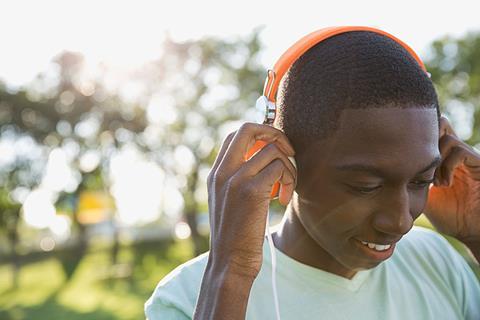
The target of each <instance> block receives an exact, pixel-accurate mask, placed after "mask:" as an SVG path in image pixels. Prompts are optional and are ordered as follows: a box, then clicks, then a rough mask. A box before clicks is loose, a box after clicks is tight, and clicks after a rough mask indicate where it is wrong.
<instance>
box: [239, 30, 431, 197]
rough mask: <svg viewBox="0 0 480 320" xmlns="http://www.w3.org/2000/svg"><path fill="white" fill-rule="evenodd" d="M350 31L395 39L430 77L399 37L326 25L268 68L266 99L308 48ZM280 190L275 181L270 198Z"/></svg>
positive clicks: (254, 149)
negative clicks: (271, 67) (270, 68)
mask: <svg viewBox="0 0 480 320" xmlns="http://www.w3.org/2000/svg"><path fill="white" fill-rule="evenodd" d="M352 31H371V32H375V33H378V34H381V35H384V36H387V37H389V38H390V39H392V40H394V41H396V42H397V43H398V44H400V45H401V46H402V47H403V48H405V49H406V50H407V51H408V52H409V53H410V54H411V56H412V57H413V58H414V59H415V60H416V61H417V63H418V64H419V66H420V67H421V68H422V69H423V71H425V73H426V74H427V75H428V76H429V77H430V74H429V73H428V72H427V70H426V68H425V65H424V64H423V62H422V60H421V59H420V57H419V56H418V55H417V54H416V53H415V51H413V49H412V48H410V47H409V46H408V45H407V44H406V43H405V42H403V41H401V40H400V39H398V38H396V37H395V36H393V35H391V34H389V33H387V32H385V31H383V30H380V29H376V28H372V27H364V26H340V27H328V28H323V29H320V30H317V31H314V32H312V33H310V34H308V35H306V36H304V37H303V38H301V39H300V40H298V41H297V42H295V43H294V44H293V45H292V46H291V47H290V48H289V49H288V50H287V51H285V53H283V55H282V56H281V57H280V59H278V61H277V63H275V65H274V67H273V70H268V72H267V79H266V81H265V87H264V88H263V96H265V97H266V98H267V99H268V101H270V102H272V103H273V104H275V102H276V93H277V90H278V86H279V84H280V81H281V80H282V77H283V76H284V75H285V73H286V72H287V71H288V69H289V68H290V67H291V66H292V64H293V63H294V62H295V61H296V60H297V59H298V58H299V57H300V56H301V55H302V54H304V53H305V52H306V51H307V50H308V49H310V48H311V47H313V46H315V45H316V44H317V43H319V42H321V41H323V40H325V39H328V38H331V37H333V36H335V35H338V34H341V33H346V32H352ZM270 113H271V114H273V115H275V113H276V112H275V111H273V112H270ZM268 114H269V110H268V109H267V111H266V115H267V116H266V122H264V123H273V119H269V120H270V121H267V119H268ZM273 117H274V116H273ZM265 145H266V143H265V142H264V141H257V142H256V143H255V145H254V146H253V147H252V148H251V149H250V150H249V151H248V153H247V155H246V156H245V160H248V159H250V157H251V156H253V155H254V154H255V153H256V152H257V151H258V150H260V149H261V148H263V147H264V146H265ZM279 190H280V183H279V182H278V181H277V182H276V183H275V184H274V185H273V188H272V193H271V198H272V199H273V198H275V197H277V196H278V191H279Z"/></svg>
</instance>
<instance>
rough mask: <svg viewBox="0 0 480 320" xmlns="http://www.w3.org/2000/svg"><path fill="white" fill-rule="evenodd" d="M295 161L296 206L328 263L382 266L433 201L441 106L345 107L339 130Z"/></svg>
mask: <svg viewBox="0 0 480 320" xmlns="http://www.w3.org/2000/svg"><path fill="white" fill-rule="evenodd" d="M296 160H297V163H298V170H299V171H298V184H297V188H296V194H295V195H294V198H293V202H292V205H293V207H294V208H295V211H296V212H297V215H298V218H299V220H300V222H301V224H302V226H303V227H304V228H305V230H306V232H307V233H308V235H309V236H310V237H311V238H312V239H313V240H314V241H315V242H316V243H317V244H318V245H319V246H320V247H322V248H323V249H324V250H325V252H326V253H327V254H326V256H327V257H328V258H327V260H331V261H324V263H326V264H329V265H332V264H333V265H335V264H336V263H337V262H338V263H340V265H341V267H343V268H346V270H350V271H358V270H361V269H368V268H372V267H375V266H376V265H378V264H379V263H380V262H382V261H383V260H385V259H387V258H388V257H389V256H391V254H392V253H393V250H394V247H395V246H394V244H395V243H396V242H397V241H398V240H400V238H401V237H402V236H403V235H404V234H406V233H407V232H408V231H409V230H410V228H411V227H412V224H413V221H414V220H415V219H416V218H417V217H418V216H419V215H420V213H421V212H422V210H423V208H424V206H425V204H426V201H427V196H428V189H429V185H430V182H431V181H432V180H433V177H434V172H435V169H436V167H437V166H438V164H439V161H440V154H439V151H438V120H437V114H436V111H435V110H434V109H420V108H408V109H401V108H386V109H374V108H372V109H362V110H354V109H347V110H344V111H343V112H342V114H341V117H340V119H339V127H338V129H337V130H336V131H335V133H334V134H333V135H332V136H331V137H329V138H328V139H325V140H323V141H320V142H319V143H318V144H316V145H313V146H312V148H311V149H309V150H308V151H307V152H305V153H304V154H297V157H296ZM362 241H364V242H369V243H376V244H381V245H387V244H390V245H392V246H391V248H390V249H385V248H382V247H377V248H369V247H368V244H367V245H366V244H363V243H362ZM379 249H380V250H379ZM382 249H383V250H382Z"/></svg>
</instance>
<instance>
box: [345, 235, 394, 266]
mask: <svg viewBox="0 0 480 320" xmlns="http://www.w3.org/2000/svg"><path fill="white" fill-rule="evenodd" d="M353 242H354V243H355V245H356V246H357V247H358V249H359V250H360V251H361V252H362V253H363V254H364V255H366V256H368V257H369V258H371V259H373V260H376V261H383V260H386V259H388V258H390V256H391V255H392V254H393V251H394V249H395V245H396V242H385V241H383V242H379V243H377V242H369V241H364V240H359V239H355V238H354V239H353ZM365 242H366V243H367V244H365Z"/></svg>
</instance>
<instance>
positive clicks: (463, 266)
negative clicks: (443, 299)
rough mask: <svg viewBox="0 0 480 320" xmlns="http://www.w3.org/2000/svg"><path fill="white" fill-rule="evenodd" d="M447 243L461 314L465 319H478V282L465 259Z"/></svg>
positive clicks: (479, 299) (479, 293) (453, 282)
mask: <svg viewBox="0 0 480 320" xmlns="http://www.w3.org/2000/svg"><path fill="white" fill-rule="evenodd" d="M444 241H445V242H446V240H444ZM447 245H448V251H449V252H448V254H449V255H450V256H451V260H452V263H453V267H454V272H453V273H452V274H451V277H452V278H453V279H452V287H453V290H454V292H455V294H456V296H457V298H458V301H459V303H461V305H460V306H461V308H462V311H463V316H464V317H465V319H480V283H479V281H478V279H477V278H476V276H475V274H474V273H473V271H472V269H471V268H470V266H469V265H468V264H467V262H466V261H465V259H464V258H463V257H462V256H461V255H460V254H459V253H458V252H457V251H456V250H454V249H453V248H452V246H450V245H449V244H448V243H447Z"/></svg>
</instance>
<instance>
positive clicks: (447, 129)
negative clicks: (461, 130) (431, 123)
mask: <svg viewBox="0 0 480 320" xmlns="http://www.w3.org/2000/svg"><path fill="white" fill-rule="evenodd" d="M446 134H449V135H452V136H454V137H457V134H456V133H455V130H453V127H452V125H451V124H450V121H448V119H447V118H446V117H445V116H441V117H440V137H443V136H444V135H446Z"/></svg>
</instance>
